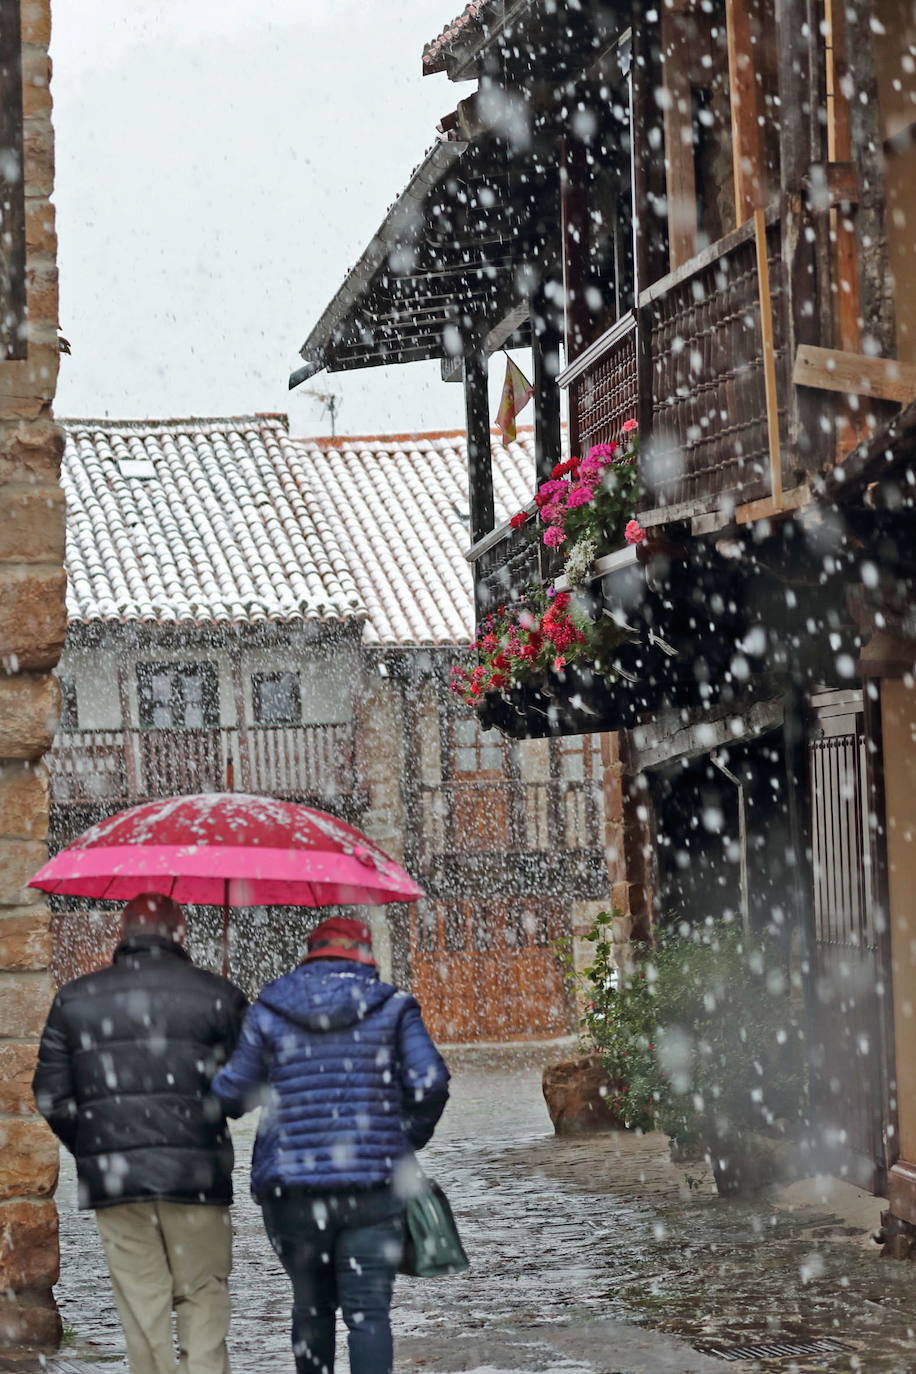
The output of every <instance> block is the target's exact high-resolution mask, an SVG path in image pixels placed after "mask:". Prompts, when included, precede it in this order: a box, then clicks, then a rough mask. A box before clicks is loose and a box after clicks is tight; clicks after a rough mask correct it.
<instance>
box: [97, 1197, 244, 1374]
mask: <svg viewBox="0 0 916 1374" xmlns="http://www.w3.org/2000/svg"><path fill="white" fill-rule="evenodd" d="M95 1215H96V1221H97V1222H98V1227H99V1234H100V1235H101V1237H102V1245H103V1247H104V1250H105V1258H106V1259H107V1261H108V1269H109V1272H110V1273H111V1282H112V1287H113V1288H114V1295H115V1302H116V1303H117V1307H118V1316H119V1317H120V1318H121V1325H122V1327H123V1328H124V1337H125V1340H126V1342H127V1357H128V1360H129V1362H130V1371H131V1374H176V1365H175V1344H174V1341H173V1338H172V1312H173V1310H174V1312H175V1322H176V1326H177V1330H178V1353H179V1358H178V1365H177V1369H178V1374H229V1355H228V1353H227V1351H226V1335H227V1333H228V1331H229V1289H228V1285H227V1280H228V1278H229V1272H230V1270H231V1268H232V1223H231V1222H230V1219H229V1209H228V1207H203V1206H198V1205H196V1204H190V1205H184V1204H182V1203H177V1202H126V1203H123V1204H120V1205H118V1206H115V1207H102V1208H100V1209H99V1211H97V1212H96V1214H95Z"/></svg>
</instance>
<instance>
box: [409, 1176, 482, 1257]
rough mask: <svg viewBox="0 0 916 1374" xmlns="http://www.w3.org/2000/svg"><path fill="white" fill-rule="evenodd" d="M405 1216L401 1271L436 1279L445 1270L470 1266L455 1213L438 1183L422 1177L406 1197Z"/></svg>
mask: <svg viewBox="0 0 916 1374" xmlns="http://www.w3.org/2000/svg"><path fill="white" fill-rule="evenodd" d="M404 1220H405V1227H406V1237H405V1242H404V1257H403V1259H402V1261H401V1265H400V1272H401V1273H402V1274H410V1275H412V1276H413V1277H414V1278H418V1279H435V1278H440V1277H441V1276H442V1275H444V1274H463V1273H464V1271H465V1270H466V1269H467V1268H469V1267H470V1266H469V1261H468V1257H467V1255H466V1254H465V1253H464V1246H463V1245H462V1244H461V1237H460V1236H459V1234H458V1227H457V1226H456V1225H455V1216H454V1213H453V1212H452V1209H451V1207H450V1205H449V1200H448V1198H447V1197H446V1196H445V1193H444V1192H443V1191H442V1189H441V1188H440V1187H439V1185H438V1183H433V1181H432V1179H429V1178H425V1177H424V1178H423V1180H422V1183H421V1186H420V1188H419V1189H418V1191H417V1192H415V1193H413V1194H412V1195H411V1196H410V1197H409V1198H408V1199H407V1203H406V1206H405V1216H404Z"/></svg>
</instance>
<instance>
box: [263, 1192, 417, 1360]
mask: <svg viewBox="0 0 916 1374" xmlns="http://www.w3.org/2000/svg"><path fill="white" fill-rule="evenodd" d="M261 1207H262V1210H263V1213H264V1225H265V1226H266V1228H267V1234H268V1236H269V1238H270V1243H271V1245H272V1246H273V1248H274V1250H275V1251H276V1254H277V1256H278V1258H279V1260H280V1262H281V1264H282V1265H283V1268H284V1269H285V1270H286V1272H287V1274H289V1276H290V1279H291V1280H292V1284H293V1354H294V1355H295V1357H296V1370H297V1374H333V1370H334V1349H335V1343H336V1342H335V1325H336V1313H337V1308H338V1307H339V1308H340V1309H341V1311H342V1312H343V1318H344V1321H345V1322H346V1324H347V1330H348V1333H349V1346H350V1370H351V1374H391V1371H392V1368H393V1365H394V1348H393V1344H392V1340H391V1321H390V1317H389V1309H390V1307H391V1295H392V1292H393V1290H394V1278H395V1274H396V1272H397V1268H398V1265H399V1263H400V1260H401V1253H402V1250H403V1246H404V1205H403V1203H402V1202H401V1201H400V1200H399V1199H398V1198H397V1197H396V1196H395V1194H394V1192H393V1191H392V1190H391V1189H390V1188H372V1189H367V1190H365V1191H363V1192H359V1191H357V1192H351V1193H342V1192H341V1193H317V1192H311V1191H305V1190H290V1191H289V1192H286V1193H283V1194H281V1196H279V1197H271V1198H265V1199H264V1200H263V1202H262V1203H261Z"/></svg>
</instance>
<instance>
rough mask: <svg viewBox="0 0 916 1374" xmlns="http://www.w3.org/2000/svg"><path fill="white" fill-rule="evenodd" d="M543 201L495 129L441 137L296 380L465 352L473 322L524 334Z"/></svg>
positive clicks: (305, 354)
mask: <svg viewBox="0 0 916 1374" xmlns="http://www.w3.org/2000/svg"><path fill="white" fill-rule="evenodd" d="M551 175H553V173H552V171H551V170H550V169H546V170H545V173H544V176H545V178H549V177H550V176H551ZM523 177H526V178H527V180H526V181H525V193H524V194H521V195H520V194H519V190H518V182H519V179H520V178H523ZM539 199H540V198H539V195H538V194H537V188H532V182H531V175H530V168H529V169H528V170H527V171H526V170H525V169H524V168H521V167H518V166H515V165H514V163H513V158H512V156H511V154H510V153H509V151H508V149H507V147H506V145H505V144H504V143H502V142H500V140H499V139H498V138H497V137H496V136H495V135H493V134H492V133H491V132H490V131H488V130H483V132H482V133H481V134H480V136H479V137H476V138H474V139H473V140H472V141H464V140H452V139H446V140H443V141H442V142H440V143H437V144H436V145H435V146H434V147H433V148H432V149H431V150H430V152H429V153H427V155H426V157H425V158H424V159H423V161H422V163H421V164H420V165H419V167H418V168H417V169H416V171H415V172H414V174H413V176H412V177H411V179H410V181H409V182H408V184H407V186H406V187H405V188H404V190H403V191H402V193H401V195H400V196H399V197H398V199H397V201H396V202H395V203H394V205H393V206H392V207H391V209H390V210H389V211H388V213H387V215H386V216H385V219H384V220H383V222H382V224H381V225H380V226H379V229H378V232H377V233H376V234H375V235H374V237H373V238H372V241H371V242H370V244H369V246H368V247H367V248H366V250H365V252H364V253H363V254H362V256H361V257H360V259H359V261H358V262H357V264H356V266H355V267H353V268H352V269H351V270H350V272H349V273H348V274H347V277H346V279H345V281H344V283H343V285H342V286H341V287H340V289H339V290H338V291H337V293H336V295H335V296H334V298H333V300H332V301H331V303H330V305H329V306H328V307H327V309H326V310H325V311H324V313H323V315H322V316H321V318H320V319H319V321H318V323H317V324H316V325H315V327H314V329H313V330H312V331H311V333H310V334H309V336H308V338H307V339H306V341H305V343H304V344H303V346H302V349H301V350H300V352H301V356H302V359H303V366H302V367H300V368H297V369H296V371H294V372H293V373H292V375H291V376H290V379H289V385H290V388H291V389H292V388H293V387H295V386H298V385H299V384H300V383H301V382H304V381H307V380H308V378H310V377H312V376H314V375H315V373H317V372H321V371H322V370H324V369H327V370H328V371H329V372H340V371H346V370H350V369H355V368H363V367H377V366H382V365H385V364H390V363H404V362H415V361H422V360H428V359H443V360H445V361H446V363H447V364H449V363H452V362H453V361H454V360H459V361H460V358H461V354H462V351H463V337H464V336H465V334H466V333H467V328H468V321H469V320H474V321H475V322H478V323H479V324H480V325H481V327H483V328H484V329H485V333H486V336H487V345H486V346H487V347H489V348H490V349H491V350H492V349H495V348H498V347H502V346H503V345H504V344H506V343H509V342H510V341H511V342H512V343H517V344H521V343H523V342H524V341H525V339H526V338H527V332H526V331H527V309H524V310H522V311H521V312H520V311H519V309H518V306H519V301H520V300H524V299H525V298H526V292H525V281H526V278H525V270H526V266H527V265H528V264H529V263H530V261H531V259H532V256H533V255H534V256H536V253H537V249H536V248H535V247H534V244H535V241H536V239H537V226H536V223H535V221H536V217H537V207H538V204H539Z"/></svg>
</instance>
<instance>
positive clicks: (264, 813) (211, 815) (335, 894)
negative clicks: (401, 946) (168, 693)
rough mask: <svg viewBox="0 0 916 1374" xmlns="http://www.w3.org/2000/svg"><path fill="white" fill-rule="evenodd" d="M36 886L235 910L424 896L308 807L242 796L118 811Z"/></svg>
mask: <svg viewBox="0 0 916 1374" xmlns="http://www.w3.org/2000/svg"><path fill="white" fill-rule="evenodd" d="M30 886H31V887H37V888H41V889H42V891H44V892H57V893H62V894H63V893H65V894H67V895H68V896H71V897H96V898H99V899H100V900H106V901H128V900H129V899H130V898H131V897H136V896H138V895H139V894H140V893H142V892H161V893H164V894H165V895H166V896H168V897H173V898H174V899H175V901H177V902H194V903H198V904H212V905H222V906H223V909H224V936H225V939H226V943H225V947H224V964H225V963H226V962H227V959H228V917H229V907H231V906H236V907H242V906H261V905H263V906H272V905H283V906H309V907H313V906H331V905H351V904H358V905H376V904H381V903H385V902H411V901H414V900H415V899H416V898H417V897H422V896H423V891H422V889H421V888H419V887H418V886H417V885H416V883H415V882H414V881H413V879H412V878H410V877H408V875H407V874H406V873H405V872H404V870H403V869H402V868H401V867H399V865H398V864H396V863H395V862H394V860H393V859H390V858H389V857H388V855H387V854H385V853H384V851H383V850H381V849H379V848H378V846H377V845H375V844H373V843H372V841H371V840H370V839H368V838H367V837H366V836H365V835H363V834H361V833H360V831H358V830H354V829H353V827H352V826H350V825H347V824H345V822H344V821H340V820H337V818H336V817H334V816H328V815H327V814H326V813H325V812H324V811H316V810H314V809H313V808H312V807H309V806H298V805H296V804H294V803H293V802H283V801H277V800H276V799H275V798H273V797H255V796H246V795H245V794H244V793H239V792H208V793H203V794H202V795H199V796H192V797H167V798H165V799H164V800H162V801H154V802H145V803H144V804H143V805H142V806H133V807H131V808H130V810H128V811H119V812H118V814H117V815H115V816H111V817H109V819H108V820H105V821H100V822H99V824H98V825H94V826H92V827H91V828H90V829H89V830H86V831H85V832H84V833H83V834H82V835H80V836H79V837H78V838H77V839H76V840H74V841H73V843H72V844H70V845H68V846H67V848H66V849H62V850H61V851H60V853H59V854H55V856H54V858H53V859H51V860H49V862H48V863H46V864H45V865H44V867H43V868H41V869H39V871H38V872H37V873H36V874H35V876H34V878H33V879H32V881H31V883H30Z"/></svg>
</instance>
